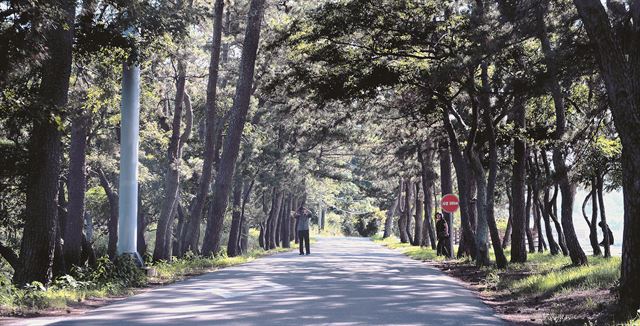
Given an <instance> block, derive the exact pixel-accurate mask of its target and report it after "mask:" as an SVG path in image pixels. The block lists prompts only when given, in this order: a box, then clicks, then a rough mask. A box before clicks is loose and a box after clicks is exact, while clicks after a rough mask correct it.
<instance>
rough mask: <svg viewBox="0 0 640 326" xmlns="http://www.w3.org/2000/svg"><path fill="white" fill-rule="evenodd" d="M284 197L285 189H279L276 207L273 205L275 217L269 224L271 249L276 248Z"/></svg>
mask: <svg viewBox="0 0 640 326" xmlns="http://www.w3.org/2000/svg"><path fill="white" fill-rule="evenodd" d="M283 198H284V191H278V194H277V196H276V201H275V207H273V218H272V219H271V224H270V225H269V226H268V227H269V229H270V231H269V232H267V234H268V235H269V247H268V248H269V249H275V248H276V246H277V244H276V233H277V231H278V230H277V229H278V222H279V220H280V210H281V209H282V200H283Z"/></svg>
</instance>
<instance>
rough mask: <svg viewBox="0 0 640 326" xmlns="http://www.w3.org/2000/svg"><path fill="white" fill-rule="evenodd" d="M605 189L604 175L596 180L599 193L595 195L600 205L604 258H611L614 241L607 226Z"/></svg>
mask: <svg viewBox="0 0 640 326" xmlns="http://www.w3.org/2000/svg"><path fill="white" fill-rule="evenodd" d="M603 187H604V182H603V177H602V175H598V177H597V179H596V189H597V192H596V193H595V194H594V196H595V195H596V194H597V197H598V203H599V204H600V223H601V228H602V237H603V239H602V243H603V244H604V246H602V247H603V249H604V258H611V246H610V244H611V242H612V240H613V239H610V238H609V236H610V234H609V225H608V224H607V214H606V212H605V207H604V196H603V195H602V191H603V189H602V188H603ZM591 200H596V199H595V197H594V198H592V199H591Z"/></svg>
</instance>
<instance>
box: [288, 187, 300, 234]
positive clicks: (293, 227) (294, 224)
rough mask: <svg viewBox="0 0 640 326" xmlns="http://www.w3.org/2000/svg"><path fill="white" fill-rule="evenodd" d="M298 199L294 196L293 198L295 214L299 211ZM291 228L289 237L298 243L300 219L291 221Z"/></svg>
mask: <svg viewBox="0 0 640 326" xmlns="http://www.w3.org/2000/svg"><path fill="white" fill-rule="evenodd" d="M298 208H299V206H298V197H296V196H294V197H293V208H292V209H291V210H292V211H294V212H297V211H298ZM290 223H291V227H290V228H289V231H290V232H289V237H290V240H291V241H294V243H298V232H296V230H297V227H298V219H297V218H292V219H291V222H290Z"/></svg>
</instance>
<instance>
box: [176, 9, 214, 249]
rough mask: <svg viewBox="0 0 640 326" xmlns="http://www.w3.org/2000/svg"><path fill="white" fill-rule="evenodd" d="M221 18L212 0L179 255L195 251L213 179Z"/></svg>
mask: <svg viewBox="0 0 640 326" xmlns="http://www.w3.org/2000/svg"><path fill="white" fill-rule="evenodd" d="M223 15H224V0H216V2H215V4H214V9H213V35H212V37H211V39H212V41H211V59H210V62H209V80H208V82H207V99H206V102H205V108H206V118H205V121H206V129H205V138H204V154H203V159H204V161H203V163H202V173H201V174H200V179H199V180H198V189H197V192H196V197H195V198H194V200H193V203H192V204H191V212H190V213H189V223H188V224H187V230H186V233H185V234H186V236H185V237H184V239H183V245H182V250H183V254H184V253H186V252H187V251H193V252H197V251H198V240H199V238H200V222H201V221H202V216H203V211H204V206H205V203H206V200H207V195H208V194H209V188H210V187H211V181H212V177H213V162H214V159H215V145H216V143H217V139H216V125H217V120H218V118H217V107H216V100H217V85H218V75H219V66H220V48H221V44H222V17H223Z"/></svg>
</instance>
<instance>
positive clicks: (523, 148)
mask: <svg viewBox="0 0 640 326" xmlns="http://www.w3.org/2000/svg"><path fill="white" fill-rule="evenodd" d="M513 122H514V123H515V125H516V128H518V129H520V130H523V129H525V128H526V109H525V106H524V103H522V99H518V103H517V104H516V111H515V113H514V115H513ZM513 156H514V162H513V177H512V179H511V198H510V202H509V207H510V211H511V215H512V218H511V225H512V230H513V231H512V234H511V262H512V263H524V262H526V261H527V247H526V245H525V237H526V236H527V230H528V229H529V217H528V215H527V214H528V212H529V211H528V210H527V207H526V206H525V205H526V204H525V183H526V174H527V144H526V141H525V139H524V138H522V137H516V138H515V139H514V140H513ZM528 205H531V202H530V201H529V202H528ZM532 244H533V239H532V241H531V242H530V249H531V247H532Z"/></svg>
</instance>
